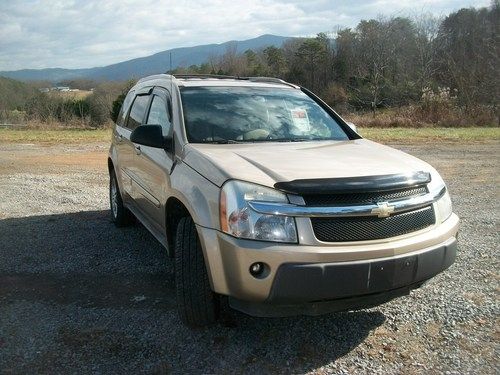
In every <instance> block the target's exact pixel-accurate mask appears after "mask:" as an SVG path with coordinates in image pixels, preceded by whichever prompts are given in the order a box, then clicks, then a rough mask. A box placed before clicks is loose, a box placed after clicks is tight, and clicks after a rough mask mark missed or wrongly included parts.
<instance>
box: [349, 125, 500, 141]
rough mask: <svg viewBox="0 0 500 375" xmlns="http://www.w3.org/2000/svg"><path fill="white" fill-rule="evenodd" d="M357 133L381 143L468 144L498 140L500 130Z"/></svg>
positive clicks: (361, 130)
mask: <svg viewBox="0 0 500 375" xmlns="http://www.w3.org/2000/svg"><path fill="white" fill-rule="evenodd" d="M359 133H360V134H361V135H362V136H363V137H365V138H368V139H370V140H373V141H376V142H382V143H384V142H390V143H423V142H447V143H453V142H457V143H469V142H491V141H499V140H500V128H419V129H415V128H363V129H361V128H360V129H359Z"/></svg>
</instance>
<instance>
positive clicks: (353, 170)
mask: <svg viewBox="0 0 500 375" xmlns="http://www.w3.org/2000/svg"><path fill="white" fill-rule="evenodd" d="M184 151H185V154H184V157H183V160H184V162H185V163H186V164H188V165H189V166H190V167H191V168H193V169H195V170H196V171H197V172H198V173H200V174H202V175H203V176H204V177H206V178H207V179H208V180H210V181H212V182H213V183H214V184H216V185H218V186H221V185H222V184H223V183H224V182H225V181H227V180H228V179H237V180H243V181H249V182H253V183H256V184H261V185H265V186H269V187H273V186H274V184H275V183H276V182H284V181H291V180H298V179H315V178H341V177H361V176H380V175H389V174H400V173H408V172H417V171H425V172H432V171H433V169H432V167H431V166H429V165H428V164H427V163H425V162H423V161H421V160H419V159H417V158H415V157H413V156H411V155H408V154H406V153H404V152H402V151H398V150H396V149H393V148H390V147H387V146H384V145H381V144H378V143H375V142H372V141H368V140H366V139H357V140H352V141H324V142H318V141H316V142H297V143H295V142H286V143H275V142H272V143H271V142H269V143H248V144H200V143H198V144H196V143H190V144H187V145H186V147H185V150H184Z"/></svg>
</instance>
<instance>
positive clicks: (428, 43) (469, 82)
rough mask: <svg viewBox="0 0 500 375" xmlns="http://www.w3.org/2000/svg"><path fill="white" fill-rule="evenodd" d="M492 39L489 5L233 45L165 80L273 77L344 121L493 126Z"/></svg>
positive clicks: (499, 26) (496, 83) (494, 12)
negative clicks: (256, 46) (386, 114)
mask: <svg viewBox="0 0 500 375" xmlns="http://www.w3.org/2000/svg"><path fill="white" fill-rule="evenodd" d="M499 31H500V4H499V1H498V0H496V1H494V2H493V3H492V4H491V6H490V7H487V8H480V9H474V8H468V9H461V10H459V11H457V12H454V13H451V14H449V15H448V16H447V17H444V18H438V17H435V16H432V15H429V14H424V15H420V16H417V17H412V18H409V17H392V18H379V19H371V20H363V21H361V22H359V24H358V25H357V26H356V27H355V28H343V29H339V30H337V31H336V32H335V33H331V34H328V33H319V34H318V35H317V36H316V37H314V38H301V39H291V40H290V41H288V42H286V43H285V44H284V45H283V46H282V47H281V48H277V47H267V48H265V49H262V50H259V51H253V50H247V51H245V52H244V53H242V54H238V53H237V52H236V45H233V46H231V47H229V48H228V49H227V51H226V52H225V53H224V54H223V55H222V56H213V57H211V58H210V59H209V61H208V62H206V63H205V64H202V65H199V66H190V67H187V68H178V69H175V70H174V71H173V73H211V74H227V75H238V76H273V77H279V78H283V79H285V80H287V81H290V82H294V83H297V84H299V85H302V86H304V87H307V88H309V89H311V90H312V91H315V92H317V93H319V94H320V96H321V97H322V98H324V99H325V100H326V101H327V102H328V103H329V104H330V105H332V106H333V107H334V108H335V109H337V110H339V111H341V112H344V113H346V112H353V111H368V112H371V113H372V114H373V115H376V114H377V112H378V111H380V110H384V109H387V108H398V109H401V110H403V109H404V110H406V111H407V112H408V111H410V112H412V114H413V115H414V116H417V115H420V117H427V118H425V119H424V120H426V121H427V122H432V121H434V120H436V117H437V118H439V116H441V115H443V116H445V115H448V116H452V115H454V116H455V117H457V118H456V119H455V120H457V122H458V123H456V124H455V123H453V119H451V118H449V119H450V120H451V121H452V123H451V124H450V125H464V123H463V121H462V120H461V118H462V119H466V120H467V121H469V120H470V121H474V122H477V121H478V120H479V122H480V123H482V124H488V125H498V114H499V107H498V105H499V98H500V95H499V90H500V89H499V87H500V68H499V67H500V64H499V63H500V61H499V60H500V59H499V41H500V39H499V38H500V33H499ZM408 106H413V107H408ZM450 112H455V113H450ZM417 117H418V116H417ZM452 117H453V116H452ZM438 120H439V119H438ZM424 122H425V121H424Z"/></svg>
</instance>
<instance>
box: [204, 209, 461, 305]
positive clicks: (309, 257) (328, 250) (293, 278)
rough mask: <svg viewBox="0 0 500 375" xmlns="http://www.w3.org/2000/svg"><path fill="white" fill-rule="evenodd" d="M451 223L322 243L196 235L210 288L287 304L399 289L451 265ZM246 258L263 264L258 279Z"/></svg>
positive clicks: (453, 232) (250, 299)
mask: <svg viewBox="0 0 500 375" xmlns="http://www.w3.org/2000/svg"><path fill="white" fill-rule="evenodd" d="M458 224H459V219H458V217H457V216H456V215H455V214H453V215H452V216H451V217H450V218H449V219H448V220H446V221H445V222H444V223H442V224H440V225H437V226H435V227H433V228H431V229H427V230H424V231H421V232H416V233H413V234H412V235H408V236H401V237H397V238H392V239H387V240H384V241H362V242H359V243H346V244H333V243H332V244H328V245H325V246H310V245H301V244H280V243H271V242H260V241H251V240H243V239H237V238H234V237H231V236H228V235H226V234H224V233H221V232H219V231H216V230H213V229H208V228H203V227H198V233H199V235H200V241H201V243H202V248H203V250H204V255H205V260H206V263H207V267H208V271H209V277H210V282H211V285H212V289H213V290H214V291H215V292H217V293H220V294H224V295H228V296H230V297H232V298H233V302H235V301H240V302H241V303H243V302H242V301H246V302H248V303H249V302H251V303H265V304H266V305H269V304H274V305H290V304H300V303H304V302H305V303H317V302H318V301H327V300H334V299H335V300H336V299H343V298H350V297H354V296H366V295H372V296H374V295H377V294H380V293H385V292H387V291H395V290H399V292H400V293H407V292H408V290H409V289H410V288H413V287H417V286H419V285H420V284H421V283H422V282H423V281H425V280H427V279H429V278H431V277H433V276H434V275H436V274H437V273H439V272H441V271H442V270H444V269H446V268H447V267H449V266H450V265H451V264H452V263H453V260H454V259H455V253H456V239H455V237H456V234H457V232H458ZM254 262H263V263H265V264H267V265H268V266H269V272H268V274H267V275H266V277H262V278H255V277H253V276H252V275H251V274H250V272H249V267H250V265H251V264H252V263H254ZM379 297H380V296H379ZM384 298H385V297H384ZM392 298H394V297H392ZM382 299H383V298H382ZM235 303H236V302H235ZM235 303H233V305H234V304H235ZM241 303H240V305H241ZM236 304H237V303H236ZM243 304H244V303H243ZM235 307H237V308H238V306H235ZM240 309H243V308H240Z"/></svg>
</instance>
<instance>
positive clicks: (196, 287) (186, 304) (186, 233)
mask: <svg viewBox="0 0 500 375" xmlns="http://www.w3.org/2000/svg"><path fill="white" fill-rule="evenodd" d="M174 257H175V289H176V294H177V309H178V311H179V316H180V318H181V320H182V321H183V322H184V323H186V324H188V325H191V326H207V325H210V324H212V323H214V322H215V321H216V320H217V319H218V317H219V299H218V297H217V295H216V294H215V293H214V292H213V291H212V290H211V288H210V282H209V280H208V273H207V268H206V265H205V259H204V257H203V251H202V249H201V245H200V240H199V238H198V234H197V232H196V226H195V224H194V222H193V220H192V219H191V218H190V217H183V218H181V219H180V221H179V224H178V225H177V235H176V237H175V250H174Z"/></svg>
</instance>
